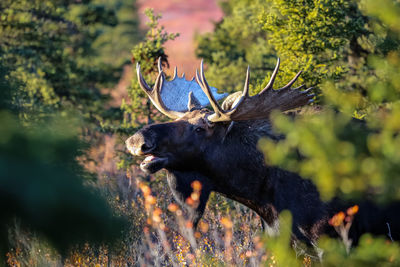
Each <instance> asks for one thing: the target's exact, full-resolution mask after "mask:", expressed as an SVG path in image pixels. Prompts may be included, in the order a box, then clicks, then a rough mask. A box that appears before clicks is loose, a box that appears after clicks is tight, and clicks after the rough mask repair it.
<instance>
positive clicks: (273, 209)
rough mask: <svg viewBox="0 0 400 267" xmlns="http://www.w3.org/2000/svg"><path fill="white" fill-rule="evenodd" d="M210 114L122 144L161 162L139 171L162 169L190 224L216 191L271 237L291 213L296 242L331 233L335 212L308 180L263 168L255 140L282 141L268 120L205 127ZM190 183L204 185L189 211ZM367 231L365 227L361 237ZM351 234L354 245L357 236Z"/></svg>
mask: <svg viewBox="0 0 400 267" xmlns="http://www.w3.org/2000/svg"><path fill="white" fill-rule="evenodd" d="M209 113H210V112H209V111H208V110H206V109H202V110H194V111H191V112H187V113H186V114H185V116H184V117H182V118H181V119H179V120H176V121H174V122H168V123H159V124H152V125H148V126H145V127H144V128H143V129H141V130H140V131H139V132H137V133H136V134H135V135H133V136H132V137H130V138H129V139H128V140H127V142H126V143H127V147H128V148H129V149H130V151H131V152H132V153H133V154H141V155H142V154H144V155H154V156H156V157H157V158H159V159H160V160H155V161H154V162H151V163H150V164H142V165H141V167H142V169H143V170H144V171H146V172H149V173H153V172H156V171H158V170H160V169H162V168H164V169H166V171H167V179H168V183H169V186H170V187H171V190H172V192H173V194H174V197H175V198H176V199H177V201H178V202H179V203H180V204H181V205H182V206H183V207H185V208H186V209H187V211H188V213H189V217H190V219H191V220H192V221H193V223H194V225H197V223H198V221H199V219H200V218H201V216H202V214H203V212H204V209H205V206H206V202H207V199H208V197H209V194H210V192H211V191H216V192H218V193H221V194H223V195H225V196H227V197H228V198H231V199H233V200H236V201H238V202H240V203H242V204H244V205H246V206H247V207H249V208H250V209H252V210H254V211H255V212H257V213H258V214H259V215H260V216H261V218H262V219H263V223H264V227H265V228H266V230H267V231H269V232H272V231H271V230H276V229H274V228H276V226H277V222H278V214H279V213H280V212H281V211H282V210H289V211H290V212H291V213H292V215H293V234H294V238H296V239H299V240H302V241H304V242H306V243H307V244H313V243H314V242H315V241H316V240H317V238H318V237H319V236H320V235H321V234H322V233H324V232H326V233H333V229H332V228H331V227H330V226H328V224H327V221H328V219H329V217H330V216H332V215H333V214H334V213H335V212H337V211H338V208H332V207H333V206H332V205H328V204H326V203H324V202H322V201H321V199H320V197H319V193H318V191H317V189H316V187H315V186H314V184H313V183H312V182H311V181H310V180H306V179H303V178H301V177H300V176H299V175H297V174H295V173H292V172H288V171H285V170H283V169H280V168H276V167H271V166H268V165H267V164H266V163H265V160H264V157H263V154H262V153H261V152H260V151H259V150H258V149H257V143H258V141H259V139H260V138H261V137H266V138H271V139H274V140H278V139H280V138H281V137H280V136H277V135H275V134H273V132H272V130H271V127H270V123H269V122H268V121H267V120H256V121H246V122H235V123H234V124H233V125H231V126H230V127H229V123H226V124H225V123H216V124H214V125H208V124H207V123H206V120H205V118H206V116H207V115H208V114H209ZM138 151H139V152H138ZM194 180H199V181H200V182H201V183H202V184H203V190H202V193H201V199H200V205H199V206H198V207H197V209H196V210H191V209H190V208H189V207H187V206H186V205H185V199H186V198H187V197H189V196H190V194H191V193H192V189H191V187H190V184H191V183H192V182H193V181H194ZM335 206H338V207H340V208H342V207H343V208H347V207H348V206H347V207H344V206H343V205H342V206H340V205H336V204H335ZM378 224H379V223H378ZM380 224H382V222H380ZM380 224H379V225H380ZM380 226H382V225H380ZM370 230H373V229H370V228H368V227H365V229H362V232H366V231H370ZM383 230H384V226H383ZM353 233H354V234H353ZM380 233H382V229H381V230H380ZM351 234H353V235H354V237H353V238H354V239H355V240H358V237H359V235H360V234H361V233H355V232H354V231H353V232H352V233H351Z"/></svg>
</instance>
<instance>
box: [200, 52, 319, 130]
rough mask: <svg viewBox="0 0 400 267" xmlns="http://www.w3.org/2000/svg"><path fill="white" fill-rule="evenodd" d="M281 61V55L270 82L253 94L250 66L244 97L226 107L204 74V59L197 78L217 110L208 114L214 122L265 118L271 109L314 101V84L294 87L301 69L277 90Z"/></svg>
mask: <svg viewBox="0 0 400 267" xmlns="http://www.w3.org/2000/svg"><path fill="white" fill-rule="evenodd" d="M279 64H280V60H279V58H278V61H277V63H276V67H275V69H274V72H273V73H272V76H271V79H270V80H269V82H268V84H267V86H266V87H265V88H264V89H263V90H262V91H261V92H260V93H258V94H256V95H254V96H249V79H250V68H249V67H248V68H247V73H246V81H245V83H244V89H243V93H242V95H241V97H240V98H237V99H236V100H235V101H234V103H233V104H232V105H231V107H232V108H231V109H230V110H224V109H223V108H221V106H220V105H219V104H218V102H217V101H216V100H215V98H214V97H213V95H212V94H211V91H210V87H209V86H208V83H207V81H206V78H205V76H204V68H203V61H201V65H200V75H199V73H198V72H197V70H196V81H197V83H198V84H199V85H200V87H201V89H202V90H203V91H204V93H205V94H206V95H207V97H208V98H209V100H210V104H211V106H212V108H213V109H214V112H215V113H214V114H211V115H209V116H208V118H207V119H208V120H209V121H210V122H214V123H215V122H225V121H244V120H256V119H266V118H268V116H269V115H270V113H271V111H272V110H275V109H276V110H280V111H287V110H290V109H294V108H297V107H301V106H303V105H306V104H308V103H310V102H312V98H313V97H314V94H308V93H309V92H310V90H311V89H312V88H309V89H307V90H305V91H300V89H302V88H303V87H304V85H302V86H300V87H297V88H294V89H292V88H291V86H292V85H293V84H294V83H295V82H296V80H297V78H299V76H300V74H301V71H300V72H299V73H297V74H296V76H295V77H294V78H293V79H292V80H291V81H290V82H289V83H288V84H287V85H285V86H284V87H282V88H280V89H278V90H274V89H272V86H273V84H274V81H275V78H276V75H277V73H278V70H279Z"/></svg>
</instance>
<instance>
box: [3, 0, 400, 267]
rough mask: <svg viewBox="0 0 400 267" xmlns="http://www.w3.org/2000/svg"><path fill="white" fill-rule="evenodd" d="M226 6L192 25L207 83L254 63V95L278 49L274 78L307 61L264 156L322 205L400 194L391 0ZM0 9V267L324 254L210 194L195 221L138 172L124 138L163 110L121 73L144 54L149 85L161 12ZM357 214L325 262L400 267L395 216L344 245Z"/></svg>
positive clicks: (284, 261)
mask: <svg viewBox="0 0 400 267" xmlns="http://www.w3.org/2000/svg"><path fill="white" fill-rule="evenodd" d="M219 5H220V8H221V10H222V13H223V15H222V18H221V19H220V20H219V21H217V22H216V23H215V25H214V29H213V31H212V32H209V33H199V34H197V35H196V36H195V47H194V50H195V52H196V56H197V57H198V58H203V59H204V61H205V63H206V66H207V70H206V75H207V78H208V80H209V82H210V84H212V85H213V86H215V87H217V88H220V89H223V90H224V91H227V92H234V91H236V90H240V89H241V87H242V84H243V81H244V73H245V69H246V67H247V65H250V66H251V68H252V81H251V87H250V89H251V92H252V93H256V92H258V91H259V90H260V89H261V88H263V86H265V84H266V82H267V81H268V80H269V75H271V72H272V70H273V67H274V64H275V62H276V58H277V57H278V56H279V57H280V58H281V66H282V67H281V71H280V73H279V75H278V80H277V83H278V85H279V84H283V83H285V82H287V81H288V80H290V77H292V76H293V75H294V74H295V73H296V72H297V71H298V70H300V69H302V70H303V75H302V76H301V78H300V79H299V82H298V83H299V84H306V85H307V86H313V87H314V91H315V93H316V98H315V104H314V107H311V108H305V109H303V110H302V111H301V112H300V113H301V114H300V115H299V116H296V117H295V118H289V117H288V116H286V115H284V114H274V115H273V116H272V122H273V125H274V127H275V129H276V130H277V131H279V132H281V133H283V134H285V135H286V139H284V140H282V141H280V142H278V143H275V142H271V141H268V140H266V139H265V140H262V141H261V142H260V149H261V150H262V151H263V152H264V154H265V157H266V161H267V163H268V164H271V165H277V166H280V167H282V168H286V169H288V170H291V171H295V172H298V173H300V174H301V175H302V176H303V177H306V178H308V179H311V180H312V181H313V182H314V183H315V184H316V185H317V187H318V189H319V191H320V193H321V197H322V198H323V199H324V200H328V199H330V198H332V197H333V196H335V195H338V196H340V197H342V198H351V199H356V200H357V199H359V200H361V199H369V200H371V201H374V202H376V203H378V204H384V203H389V202H392V201H396V200H399V198H400V189H399V184H400V179H399V178H400V177H399V175H400V150H399V149H398V148H399V147H400V134H399V132H400V102H399V100H400V72H399V70H400V53H399V45H400V2H399V1H397V0H383V1H379V2H377V1H373V0H352V1H350V0H348V1H346V0H339V1H327V0H302V1H285V0H256V1H248V0H231V1H221V2H219ZM0 10H1V13H0V125H1V127H0V133H1V138H0V207H1V217H0V266H1V265H10V266H60V265H64V266H106V265H108V266H131V265H144V264H147V265H150V266H152V265H174V266H181V265H191V266H197V265H199V266H201V265H206V266H208V265H209V266H215V265H234V266H236V265H253V266H258V265H268V266H297V265H306V266H312V265H320V264H321V263H320V262H319V261H318V259H316V258H315V256H314V255H313V254H312V253H309V251H308V250H307V249H303V248H297V249H292V248H291V247H290V245H289V243H290V241H289V239H290V230H289V229H290V214H287V213H284V214H282V218H281V221H282V226H281V235H280V236H279V237H276V238H272V237H266V236H264V235H263V233H262V231H261V226H260V219H259V218H258V216H257V215H256V214H255V213H253V212H252V211H250V210H249V209H247V208H245V207H243V206H241V205H239V204H237V203H235V202H232V201H230V200H228V199H225V198H223V197H222V196H219V195H213V196H212V198H211V200H210V202H209V204H208V206H207V212H206V214H205V216H204V218H203V219H202V221H201V223H200V225H199V229H192V227H191V225H190V224H188V223H187V222H186V221H185V218H184V214H182V211H181V210H180V209H179V207H178V206H176V205H175V204H174V203H173V198H172V196H171V194H170V192H169V191H168V189H167V185H166V183H165V179H163V178H164V175H165V174H163V173H162V172H161V173H160V174H157V175H156V176H146V175H144V174H143V173H141V172H140V171H139V169H138V168H137V162H136V160H137V159H136V158H133V157H132V156H130V155H129V154H128V153H127V151H126V150H125V148H124V144H123V141H124V140H125V139H126V138H127V137H128V136H129V134H132V133H134V132H135V131H136V130H137V129H139V128H141V127H142V126H143V125H145V124H147V123H149V122H154V121H164V120H165V119H166V118H164V117H162V116H161V115H159V114H158V113H157V111H156V110H155V109H154V107H152V106H151V105H150V103H149V101H148V100H147V99H146V97H145V96H144V94H143V93H142V92H141V91H140V88H139V87H138V84H137V80H136V78H135V77H134V76H133V75H131V74H130V73H129V72H130V66H131V64H132V62H133V63H136V62H140V64H141V66H142V70H143V72H144V74H145V75H146V80H148V81H154V78H155V73H156V61H157V59H158V58H159V57H161V58H162V61H163V64H164V65H165V67H168V66H169V64H168V63H169V61H171V62H172V61H173V59H172V58H171V57H168V54H167V53H166V51H168V50H166V49H165V45H166V44H169V45H171V46H173V43H174V42H175V40H177V38H180V37H179V35H178V33H175V32H167V31H166V29H165V28H163V27H162V26H161V25H160V24H159V19H160V16H159V15H158V14H155V13H154V12H153V11H152V10H147V11H146V16H147V17H148V19H147V21H148V24H147V28H146V29H144V28H141V27H140V26H139V16H138V11H137V7H136V3H135V2H134V1H132V0H113V1H105V0H92V1H90V0H83V1H77V0H34V1H28V0H18V1H13V0H3V1H1V2H0ZM171 67H172V66H171ZM192 71H193V70H192ZM129 79H131V80H132V81H131V84H130V85H129V87H128V89H127V93H126V94H125V95H124V94H122V95H121V92H120V89H119V88H120V87H119V86H121V84H122V85H123V84H126V83H127V80H129ZM128 83H129V82H128ZM117 84H118V85H119V86H116V85H117ZM315 109H320V111H319V112H315ZM353 118H356V119H359V120H363V121H364V122H365V123H364V124H363V126H362V127H360V126H359V124H354V123H352V120H353ZM298 153H300V154H301V156H302V157H301V160H299V159H298V157H297V155H298ZM193 189H194V191H195V193H196V192H197V193H201V187H199V186H198V185H194V186H193ZM196 190H197V191H196ZM195 196H196V195H193V199H191V200H190V199H189V200H188V203H190V201H192V202H193V201H194V202H195V200H196V197H195ZM355 204H357V201H356V202H355ZM344 212H346V211H344ZM352 212H354V210H348V211H347V215H346V214H345V213H343V214H342V215H340V216H338V217H337V218H336V219H337V220H336V221H334V222H333V225H332V227H335V229H336V230H337V231H339V232H340V233H341V238H339V239H328V238H322V239H321V240H320V241H319V243H318V247H319V248H321V249H323V250H324V257H323V262H322V264H323V265H326V266H338V265H340V264H345V266H368V265H371V266H376V265H378V264H379V265H388V266H397V265H400V256H399V255H400V247H399V244H398V243H397V242H393V241H391V240H390V237H391V233H390V225H388V236H387V237H386V238H385V237H372V236H370V235H365V236H363V238H362V239H361V240H360V244H359V245H358V246H357V247H351V246H350V243H349V241H348V240H346V229H347V227H349V226H350V225H351V220H352V216H353V214H352Z"/></svg>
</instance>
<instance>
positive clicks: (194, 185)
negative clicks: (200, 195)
mask: <svg viewBox="0 0 400 267" xmlns="http://www.w3.org/2000/svg"><path fill="white" fill-rule="evenodd" d="M191 186H192V188H193V190H194V191H200V190H201V188H202V185H201V183H200V182H199V181H197V180H196V181H193V182H192V184H191Z"/></svg>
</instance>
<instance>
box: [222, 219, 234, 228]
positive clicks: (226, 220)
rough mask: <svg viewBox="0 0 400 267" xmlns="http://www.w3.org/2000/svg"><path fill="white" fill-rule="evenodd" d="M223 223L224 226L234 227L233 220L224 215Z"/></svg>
mask: <svg viewBox="0 0 400 267" xmlns="http://www.w3.org/2000/svg"><path fill="white" fill-rule="evenodd" d="M221 224H222V225H223V226H225V228H232V226H233V223H232V221H231V220H230V219H229V218H227V217H222V218H221Z"/></svg>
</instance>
